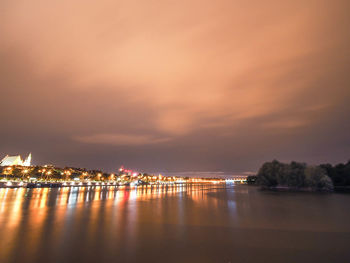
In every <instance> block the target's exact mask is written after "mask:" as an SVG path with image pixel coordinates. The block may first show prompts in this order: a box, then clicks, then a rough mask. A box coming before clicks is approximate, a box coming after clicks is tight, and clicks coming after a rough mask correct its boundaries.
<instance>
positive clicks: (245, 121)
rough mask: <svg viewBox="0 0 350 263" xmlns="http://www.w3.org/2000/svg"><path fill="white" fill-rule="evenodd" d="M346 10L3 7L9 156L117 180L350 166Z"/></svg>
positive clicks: (343, 0) (43, 0) (0, 58)
mask: <svg viewBox="0 0 350 263" xmlns="http://www.w3.org/2000/svg"><path fill="white" fill-rule="evenodd" d="M349 10H350V1H348V0H326V1H324V0H315V1H309V0H302V1H299V0H290V1H280V0H272V1H270V0H267V1H261V0H253V1H245V0H237V1H234V0H229V1H221V0H217V1H212V0H208V1H207V0H198V1H193V0H176V1H168V0H165V1H159V0H154V1H141V0H125V1H118V0H113V1H112V0H99V1H92V0H91V1H90V0H77V1H72V0H60V1H58V0H57V1H47V0H32V1H27V0H1V2H0V89H1V93H0V94H1V97H0V98H1V100H0V125H1V128H0V155H1V156H0V158H1V157H3V155H5V154H22V155H26V154H28V153H29V152H32V154H33V163H34V164H47V163H50V164H56V165H58V166H65V165H69V166H76V167H87V168H96V169H104V170H107V171H113V170H115V169H116V168H118V167H119V166H120V165H121V164H124V165H125V166H126V167H129V168H133V169H139V170H141V171H149V172H165V173H166V172H185V171H223V172H228V173H243V172H249V171H253V172H254V171H256V170H257V169H258V168H259V166H260V165H261V164H262V163H263V162H264V161H269V160H272V159H275V158H276V159H279V160H281V161H290V160H296V161H305V162H308V163H312V164H318V163H323V162H330V163H338V162H345V161H347V160H349V159H350V33H349V25H350V16H349Z"/></svg>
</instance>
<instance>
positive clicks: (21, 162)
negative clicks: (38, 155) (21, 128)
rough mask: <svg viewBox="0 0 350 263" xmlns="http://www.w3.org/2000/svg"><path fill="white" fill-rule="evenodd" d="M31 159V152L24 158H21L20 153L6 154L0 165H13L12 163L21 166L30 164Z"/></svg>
mask: <svg viewBox="0 0 350 263" xmlns="http://www.w3.org/2000/svg"><path fill="white" fill-rule="evenodd" d="M31 161H32V154H31V153H30V154H29V155H28V157H27V158H26V159H25V160H22V157H21V156H20V155H15V156H9V155H6V156H5V158H4V159H2V160H1V162H0V166H13V165H21V166H30V163H31Z"/></svg>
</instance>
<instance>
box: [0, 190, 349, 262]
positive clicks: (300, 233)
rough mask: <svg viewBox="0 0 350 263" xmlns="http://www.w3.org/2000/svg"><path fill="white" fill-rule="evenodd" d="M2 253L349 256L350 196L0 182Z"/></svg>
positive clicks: (181, 258)
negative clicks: (31, 185)
mask: <svg viewBox="0 0 350 263" xmlns="http://www.w3.org/2000/svg"><path fill="white" fill-rule="evenodd" d="M0 262H1V263H2V262H22V263H24V262H46V263H48V262H65V263H69V262H204V263H205V262H225V263H228V262H231V263H233V262H350V195H347V194H315V193H275V192H263V191H259V190H258V189H257V188H255V187H249V186H242V185H241V186H224V185H214V184H213V185H212V184H205V185H184V186H168V187H167V186H159V187H138V188H135V189H127V188H115V187H81V188H60V189H47V188H44V189H24V188H23V189H0Z"/></svg>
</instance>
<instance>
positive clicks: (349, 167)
mask: <svg viewBox="0 0 350 263" xmlns="http://www.w3.org/2000/svg"><path fill="white" fill-rule="evenodd" d="M320 167H321V168H322V169H324V170H325V171H326V173H327V175H328V176H329V177H330V178H331V179H332V181H333V184H334V186H336V187H341V186H350V161H348V162H347V163H346V164H342V163H339V164H337V165H335V166H332V165H331V164H321V165H320Z"/></svg>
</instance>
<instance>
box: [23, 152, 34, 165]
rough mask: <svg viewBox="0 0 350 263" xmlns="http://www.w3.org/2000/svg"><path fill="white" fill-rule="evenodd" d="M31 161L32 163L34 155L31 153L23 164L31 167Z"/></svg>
mask: <svg viewBox="0 0 350 263" xmlns="http://www.w3.org/2000/svg"><path fill="white" fill-rule="evenodd" d="M31 161H32V153H30V154H29V155H28V157H27V159H25V161H24V162H23V166H30V163H31Z"/></svg>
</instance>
